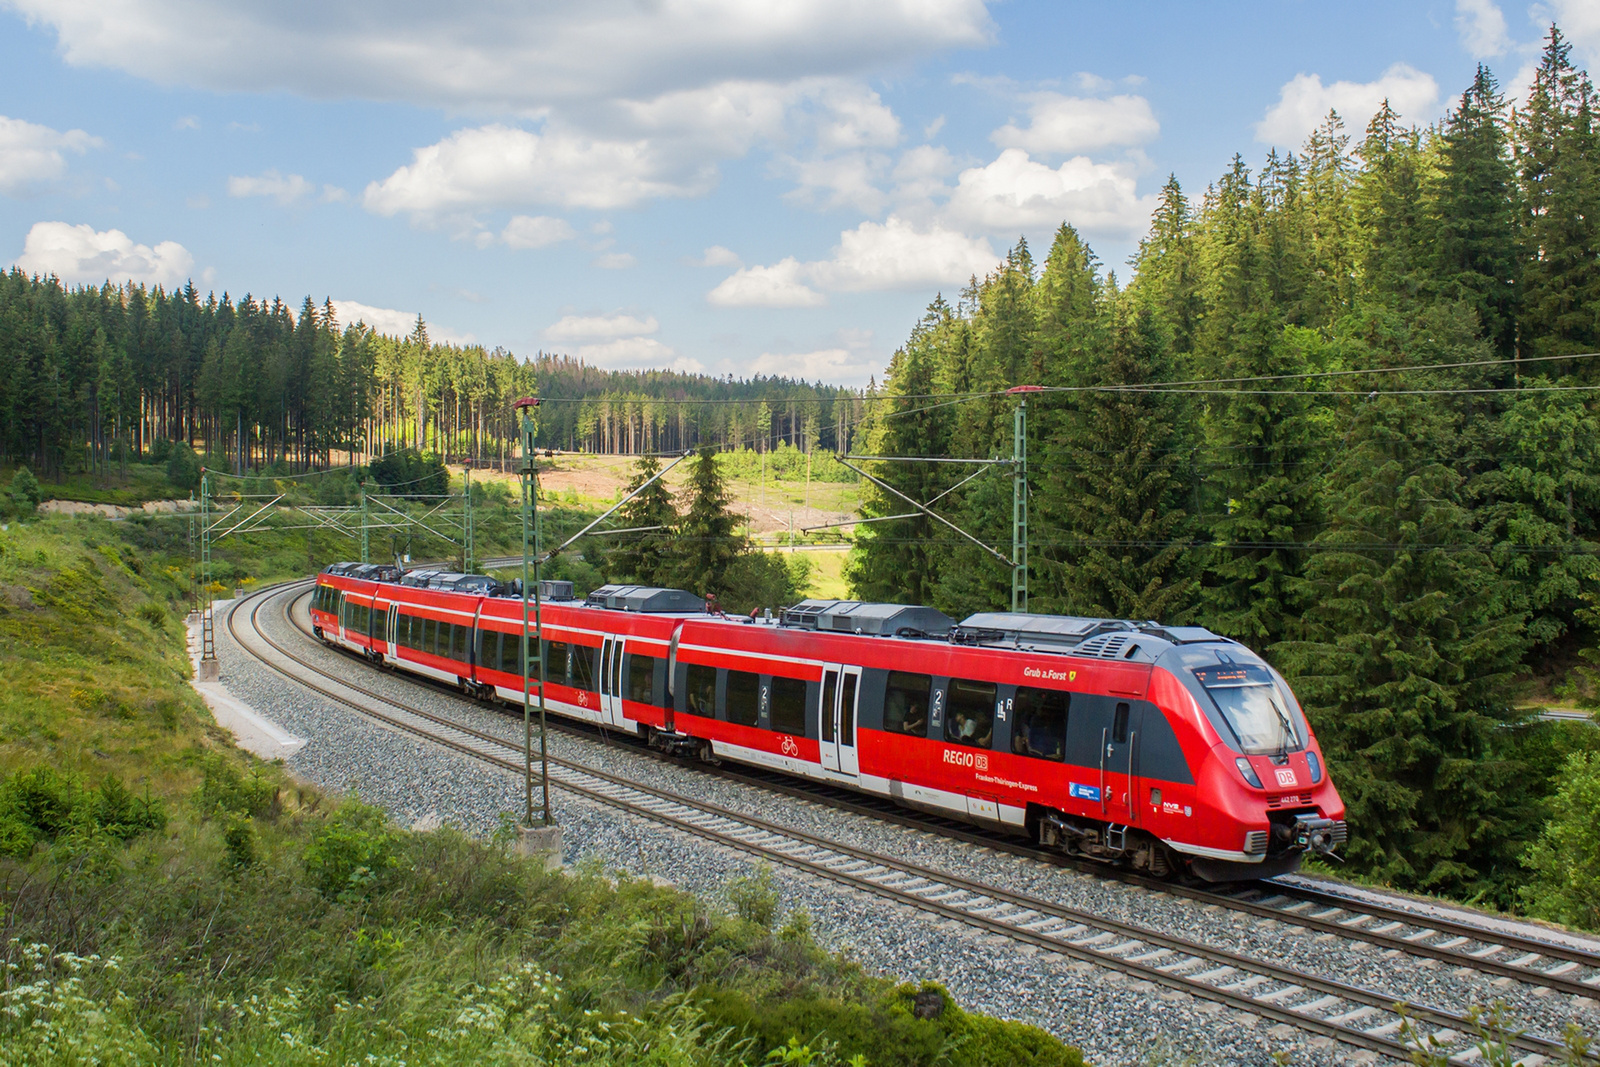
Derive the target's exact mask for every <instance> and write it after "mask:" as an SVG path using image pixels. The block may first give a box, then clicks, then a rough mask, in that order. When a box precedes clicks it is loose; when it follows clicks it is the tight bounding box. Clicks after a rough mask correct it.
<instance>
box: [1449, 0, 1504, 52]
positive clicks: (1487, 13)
mask: <svg viewBox="0 0 1600 1067" xmlns="http://www.w3.org/2000/svg"><path fill="white" fill-rule="evenodd" d="M1456 32H1457V33H1459V34H1460V35H1461V45H1462V47H1464V48H1465V49H1466V50H1467V52H1468V53H1469V54H1470V55H1471V56H1472V58H1474V59H1488V58H1490V57H1492V56H1498V55H1501V54H1503V53H1504V52H1505V50H1506V48H1507V47H1508V46H1509V45H1510V44H1511V37H1510V35H1509V34H1508V33H1507V32H1506V16H1505V13H1504V12H1502V11H1501V10H1500V5H1499V4H1496V3H1495V2H1494V0H1456Z"/></svg>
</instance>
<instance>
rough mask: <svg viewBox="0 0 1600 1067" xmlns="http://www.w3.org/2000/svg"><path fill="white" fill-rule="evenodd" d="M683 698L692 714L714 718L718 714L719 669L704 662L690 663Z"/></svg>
mask: <svg viewBox="0 0 1600 1067" xmlns="http://www.w3.org/2000/svg"><path fill="white" fill-rule="evenodd" d="M688 667H689V672H688V678H687V679H686V680H685V684H684V687H683V688H684V693H683V699H684V704H685V706H686V707H687V709H688V712H689V714H690V715H704V716H705V717H706V718H708V719H710V718H714V717H715V716H716V714H717V669H716V668H715V667H707V666H706V665H705V664H703V663H691V664H689V665H688Z"/></svg>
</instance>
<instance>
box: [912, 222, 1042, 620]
mask: <svg viewBox="0 0 1600 1067" xmlns="http://www.w3.org/2000/svg"><path fill="white" fill-rule="evenodd" d="M1033 270H1034V262H1033V254H1032V253H1031V252H1030V251H1029V249H1028V243H1027V242H1026V241H1018V242H1017V244H1016V247H1014V248H1013V249H1012V250H1011V252H1010V253H1009V254H1008V255H1007V257H1006V262H1005V263H1004V264H1003V265H1002V266H1001V268H1000V269H999V270H997V271H996V272H995V273H994V274H991V275H990V276H989V277H987V278H985V279H984V281H983V283H982V284H981V285H980V286H978V287H977V289H976V292H975V293H973V294H972V296H973V297H975V298H976V303H977V307H976V309H975V311H974V313H973V315H972V325H971V345H970V347H969V348H968V349H967V350H966V351H960V350H956V351H953V352H952V355H953V356H954V357H955V359H956V360H959V361H961V362H963V363H965V366H958V367H954V368H952V370H951V372H950V373H949V374H948V375H947V378H948V379H950V380H953V381H959V382H960V383H962V387H964V388H965V389H968V390H972V391H975V392H991V393H995V394H1000V393H1003V392H1004V390H1006V389H1009V388H1011V387H1012V386H1014V385H1023V384H1032V383H1031V382H1030V379H1031V378H1032V377H1033V375H1035V374H1038V373H1043V371H1044V367H1043V365H1042V357H1041V353H1040V350H1039V348H1038V345H1037V344H1036V342H1035V336H1034V330H1035V323H1034V316H1033V298H1032V291H1033V287H1034V281H1035V279H1034V276H1033ZM952 391H957V390H952ZM1013 404H1014V401H1013V400H1012V399H1011V398H1010V397H1006V396H1003V395H993V396H989V397H985V398H982V399H978V400H974V401H972V402H970V403H966V404H963V405H961V406H960V407H959V408H958V409H957V410H958V412H959V414H958V415H957V417H956V424H955V427H954V429H953V431H952V433H951V451H952V454H954V455H958V456H967V457H971V458H998V457H1006V456H1009V455H1011V451H1012V438H1013V435H1014V430H1013V426H1014V424H1013V414H1012V412H1013ZM946 499H948V500H950V501H951V511H952V512H953V514H952V515H951V517H952V519H953V521H955V523H956V524H957V525H959V526H960V527H961V528H962V529H964V530H966V531H968V532H969V533H971V534H972V535H973V536H975V537H977V538H979V539H980V540H983V541H985V542H987V543H988V544H991V545H1001V546H1003V547H1002V551H1003V552H1005V553H1007V554H1009V552H1010V541H1011V511H1012V507H1011V503H1012V486H1011V480H1010V479H1009V478H997V477H994V475H993V474H992V473H990V474H986V475H983V476H980V477H978V478H975V479H973V481H971V482H970V483H968V484H967V486H966V487H964V488H962V489H960V490H958V491H957V492H955V493H952V494H951V495H950V497H948V498H946ZM944 537H945V540H946V542H947V543H948V546H949V547H948V552H947V554H946V555H945V564H944V566H943V567H942V568H941V569H940V575H939V586H938V589H937V590H936V593H935V596H934V605H935V606H936V607H938V608H940V609H941V610H942V611H945V612H946V613H948V614H950V615H952V616H956V617H960V616H963V615H967V614H970V613H972V612H974V611H990V610H993V609H995V608H1000V607H1004V606H1007V605H1009V604H1010V601H1011V570H1010V568H1008V567H1007V566H1005V564H1003V563H1001V562H1000V561H999V560H997V559H996V558H995V557H994V556H992V555H990V554H989V553H987V552H985V551H984V550H983V549H981V548H979V547H978V546H976V545H974V544H972V543H970V542H968V541H965V540H963V539H960V538H957V537H956V536H955V535H954V534H946V535H944Z"/></svg>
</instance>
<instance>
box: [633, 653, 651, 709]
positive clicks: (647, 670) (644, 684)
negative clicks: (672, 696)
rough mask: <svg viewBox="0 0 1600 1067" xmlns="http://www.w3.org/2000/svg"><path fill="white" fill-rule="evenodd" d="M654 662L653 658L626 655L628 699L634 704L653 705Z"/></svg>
mask: <svg viewBox="0 0 1600 1067" xmlns="http://www.w3.org/2000/svg"><path fill="white" fill-rule="evenodd" d="M655 682H656V660H655V657H654V656H641V655H639V653H637V652H630V653H629V654H628V699H629V700H631V701H633V702H634V703H636V704H654V703H655V699H654V698H655Z"/></svg>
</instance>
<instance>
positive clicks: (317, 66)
mask: <svg viewBox="0 0 1600 1067" xmlns="http://www.w3.org/2000/svg"><path fill="white" fill-rule="evenodd" d="M8 2H9V6H11V7H12V8H13V9H15V10H16V11H18V12H19V13H20V14H22V15H23V16H24V17H25V18H26V19H28V21H29V22H31V23H34V24H36V25H37V24H43V25H46V26H49V27H51V28H52V29H54V31H55V33H56V36H57V39H58V42H59V50H60V52H61V54H62V56H63V57H64V58H65V60H66V61H67V62H68V63H70V64H72V65H74V66H81V67H111V68H115V69H118V70H123V71H127V72H129V73H131V74H134V75H136V76H138V77H142V78H148V79H150V80H152V81H155V82H158V83H160V84H163V85H191V86H199V87H202V88H207V89H214V90H221V91H246V92H259V91H274V90H282V91H288V92H292V93H299V94H303V95H306V96H313V97H332V98H341V97H361V98H367V99H380V100H404V101H409V102H412V103H418V104H423V105H432V106H445V107H452V108H471V107H483V108H488V109H509V110H519V111H525V112H531V111H534V110H537V109H538V108H540V107H542V106H545V105H547V104H549V103H552V102H555V101H560V100H572V99H594V98H603V97H642V96H653V95H656V94H659V93H662V92H667V91H671V90H673V89H681V88H693V87H696V86H701V85H708V84H714V83H717V82H721V81H728V80H735V79H752V80H762V81H774V82H786V81H792V80H795V79H799V78H804V77H809V76H817V75H824V76H828V75H850V74H857V73H861V72H864V71H869V70H879V69H882V68H884V67H885V66H891V65H895V64H898V63H902V62H904V61H906V60H910V59H914V58H916V57H919V56H923V55H927V54H929V53H932V52H938V51H942V50H945V49H949V48H961V47H975V46H981V45H984V44H986V43H988V41H989V39H990V36H991V32H992V28H991V24H990V21H989V17H988V12H987V11H986V10H985V6H984V2H983V0H880V2H877V3H871V4H863V3H858V2H856V0H806V2H800V0H775V2H771V3H748V2H744V0H674V2H672V3H652V4H640V3H638V2H637V0H590V2H588V3H585V4H506V3H494V4H476V5H470V4H469V5H456V4H422V3H404V4H399V5H396V4H393V3H387V2H382V0H353V2H350V3H340V4H325V5H321V6H319V7H318V8H316V11H315V17H309V16H308V12H309V10H310V9H308V8H307V7H306V5H304V4H298V3H288V4H285V3H279V2H273V0H184V2H179V3H173V2H171V0H116V2H113V3H107V2H106V0H8Z"/></svg>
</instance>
